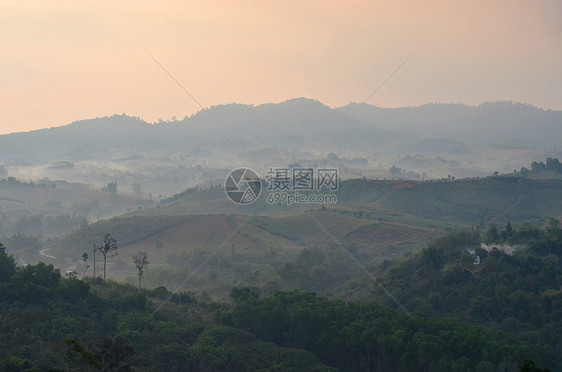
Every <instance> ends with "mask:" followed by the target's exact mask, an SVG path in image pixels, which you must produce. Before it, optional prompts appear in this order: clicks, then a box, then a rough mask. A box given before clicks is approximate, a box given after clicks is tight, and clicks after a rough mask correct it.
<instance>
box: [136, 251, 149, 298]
mask: <svg viewBox="0 0 562 372" xmlns="http://www.w3.org/2000/svg"><path fill="white" fill-rule="evenodd" d="M133 262H134V263H135V266H136V267H137V270H138V275H139V289H141V280H142V278H143V276H144V268H145V267H146V265H148V264H149V262H148V254H146V252H138V253H135V254H134V255H133Z"/></svg>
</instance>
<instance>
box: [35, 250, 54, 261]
mask: <svg viewBox="0 0 562 372" xmlns="http://www.w3.org/2000/svg"><path fill="white" fill-rule="evenodd" d="M51 249H53V248H45V249H41V250H40V251H39V254H40V255H41V256H43V257H47V258H50V259H53V260H54V259H56V257H55V256H51V255H50V254H47V253H45V252H47V251H50V250H51Z"/></svg>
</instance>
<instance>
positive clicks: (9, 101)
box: [0, 0, 562, 133]
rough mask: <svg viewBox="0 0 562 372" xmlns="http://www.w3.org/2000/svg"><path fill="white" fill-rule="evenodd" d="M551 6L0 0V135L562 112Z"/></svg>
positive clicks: (558, 38)
mask: <svg viewBox="0 0 562 372" xmlns="http://www.w3.org/2000/svg"><path fill="white" fill-rule="evenodd" d="M561 15H562V3H560V2H559V1H557V0H549V1H546V0H545V1H543V0H537V1H526V0H509V1H493V2H492V1H479V0H478V1H475V0H460V1H424V2H421V1H417V0H409V1H393V2H389V1H372V0H371V1H368V0H365V1H346V2H343V1H293V0H284V1H280V0H279V1H258V0H240V1H213V0H212V1H166V2H163V1H148V0H141V1H122V2H112V1H2V0H0V133H9V132H15V131H27V130H32V129H38V128H45V127H51V126H59V125H65V124H68V123H70V122H72V121H75V120H80V119H86V118H93V117H99V116H105V115H112V114H114V113H117V114H121V113H126V114H128V115H132V116H139V117H141V118H143V119H145V120H146V121H149V122H154V121H157V120H158V119H164V120H166V119H170V118H172V117H177V118H183V117H184V116H186V115H191V114H192V113H194V112H196V111H198V110H199V109H200V108H199V106H198V105H197V104H196V103H195V102H193V101H192V100H191V99H190V98H189V97H188V96H187V95H186V94H185V93H184V92H182V91H181V89H180V88H179V87H178V86H177V85H176V84H175V83H174V82H173V81H172V80H171V79H170V78H169V77H168V76H166V74H165V73H164V72H163V71H162V70H161V69H160V67H158V65H156V64H155V63H154V61H153V60H152V59H151V58H150V57H149V55H148V54H147V52H149V53H150V54H151V55H153V56H154V57H155V58H156V59H157V60H158V61H159V62H160V63H161V64H162V65H163V66H165V67H166V69H167V70H168V71H169V72H170V73H171V74H172V75H174V77H175V78H176V79H177V80H178V81H179V82H181V84H182V85H183V86H184V87H185V88H186V89H187V90H188V91H189V92H190V93H191V94H192V95H193V96H194V97H196V98H197V100H198V101H199V102H201V104H202V105H204V106H205V107H208V106H213V105H219V104H226V103H232V102H237V103H246V104H256V105H257V104H261V103H266V102H280V101H284V100H286V99H290V98H295V97H309V98H314V99H317V100H319V101H321V102H323V103H324V104H327V105H329V106H332V107H336V106H343V105H346V104H348V103H349V102H352V101H353V102H360V101H363V100H364V99H366V98H367V97H368V96H369V95H370V94H371V93H372V92H373V90H374V89H375V88H376V87H377V86H378V85H379V84H380V83H381V82H382V81H384V80H385V79H386V78H387V77H388V76H389V74H391V73H392V71H393V70H394V69H396V67H398V66H399V65H400V63H402V62H403V61H404V60H405V59H406V58H407V57H408V56H409V55H411V54H412V53H414V56H413V57H412V58H411V59H410V60H409V61H408V63H407V64H406V65H405V66H404V67H403V68H402V69H401V70H400V71H399V72H398V73H397V74H396V75H395V76H394V77H393V78H392V79H391V80H390V81H389V82H388V83H387V84H386V85H385V86H384V87H383V88H382V89H381V90H380V91H379V92H378V93H377V94H376V95H375V96H373V97H372V98H371V100H370V101H369V103H370V104H374V105H377V106H383V107H399V106H412V105H420V104H424V103H432V102H443V103H449V102H457V103H465V104H470V105H477V104H480V103H482V102H486V101H497V100H511V101H516V102H524V103H530V104H533V105H536V106H538V107H542V108H545V109H562V68H561V66H562V47H561V45H562V17H561Z"/></svg>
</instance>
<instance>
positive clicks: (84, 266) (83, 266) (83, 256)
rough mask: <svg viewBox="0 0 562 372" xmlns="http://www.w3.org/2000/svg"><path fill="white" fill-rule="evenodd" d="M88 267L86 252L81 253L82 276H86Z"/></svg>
mask: <svg viewBox="0 0 562 372" xmlns="http://www.w3.org/2000/svg"><path fill="white" fill-rule="evenodd" d="M89 268H90V265H88V252H84V253H82V278H85V277H86V271H87V270H88V269H89Z"/></svg>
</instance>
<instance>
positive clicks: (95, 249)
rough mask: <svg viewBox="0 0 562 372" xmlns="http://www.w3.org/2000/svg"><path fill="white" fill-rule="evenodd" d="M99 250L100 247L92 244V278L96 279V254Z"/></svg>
mask: <svg viewBox="0 0 562 372" xmlns="http://www.w3.org/2000/svg"><path fill="white" fill-rule="evenodd" d="M99 250H100V247H98V246H96V245H95V244H94V247H93V248H92V253H93V255H94V278H95V277H96V253H98V251H99Z"/></svg>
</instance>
